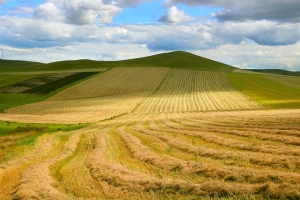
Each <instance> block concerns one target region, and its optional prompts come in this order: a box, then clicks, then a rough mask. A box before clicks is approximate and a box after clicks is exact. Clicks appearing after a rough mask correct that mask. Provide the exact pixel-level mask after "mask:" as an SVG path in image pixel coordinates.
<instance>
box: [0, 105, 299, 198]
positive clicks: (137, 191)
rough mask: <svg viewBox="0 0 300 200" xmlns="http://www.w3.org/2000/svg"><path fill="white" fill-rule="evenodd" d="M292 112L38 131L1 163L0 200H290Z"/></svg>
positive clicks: (295, 189)
mask: <svg viewBox="0 0 300 200" xmlns="http://www.w3.org/2000/svg"><path fill="white" fill-rule="evenodd" d="M299 115H300V110H261V111H231V112H209V113H198V112H186V113H162V114H147V115H140V114H128V115H126V116H122V117H119V118H117V119H112V120H108V121H103V122H99V123H97V124H94V125H91V126H89V127H86V128H84V129H80V130H76V131H71V132H66V133H63V132H58V133H55V134H51V135H43V136H41V137H39V138H38V141H37V143H36V144H35V146H34V147H33V148H32V149H31V150H29V151H27V152H26V153H24V156H23V157H20V158H14V159H12V160H9V161H7V162H6V163H2V164H1V165H0V191H1V192H0V194H1V195H2V196H1V199H5V198H8V199H13V198H21V199H31V198H36V199H41V198H46V199H53V198H54V199H79V198H81V199H89V198H95V199H140V198H144V199H166V198H167V199H168V198H170V199H187V198H194V199H197V198H198V197H201V196H202V197H203V196H204V197H220V198H221V197H235V198H238V199H240V198H248V199H262V198H266V197H268V198H277V199H278V198H281V199H287V198H289V199H297V198H299V197H300V193H299V191H300V186H299V182H300V174H299V172H300V159H299V155H300V148H299V144H298V143H297V142H295V143H290V142H289V141H299V139H300V138H299V137H300V127H299V126H298V125H299V123H300V119H299ZM278 136H281V137H278ZM37 152H39V153H38V154H37ZM37 155H38V156H37ZM78 166H81V167H78ZM7 177H13V179H8V178H7ZM33 177H34V178H33Z"/></svg>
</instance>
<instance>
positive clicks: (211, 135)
mask: <svg viewBox="0 0 300 200" xmlns="http://www.w3.org/2000/svg"><path fill="white" fill-rule="evenodd" d="M161 121H162V123H164V124H165V125H166V126H168V127H169V128H170V129H174V130H172V131H176V129H177V132H181V133H183V134H186V135H190V136H195V137H200V138H201V139H203V140H206V141H208V142H212V143H215V144H219V145H223V146H228V147H231V148H236V149H240V150H244V151H254V152H264V153H274V154H277V155H292V156H298V155H300V149H298V148H295V147H294V146H288V145H277V144H276V145H275V144H268V141H265V142H264V141H254V140H255V139H252V140H251V141H249V140H243V139H242V138H241V137H230V135H225V134H220V133H216V132H210V131H203V130H202V129H201V127H186V126H185V125H184V124H182V123H181V121H178V120H177V119H176V118H173V119H171V118H170V119H162V120H161ZM253 141H254V142H253Z"/></svg>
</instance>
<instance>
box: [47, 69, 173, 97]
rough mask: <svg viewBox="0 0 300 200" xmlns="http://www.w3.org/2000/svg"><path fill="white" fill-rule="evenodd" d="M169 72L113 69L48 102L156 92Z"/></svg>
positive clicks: (65, 91)
mask: <svg viewBox="0 0 300 200" xmlns="http://www.w3.org/2000/svg"><path fill="white" fill-rule="evenodd" d="M168 71H169V68H163V67H152V68H151V67H147V68H142V67H126V68H122V67H120V68H113V69H112V70H109V71H107V72H105V73H103V74H100V75H99V76H96V77H93V78H91V79H89V80H86V81H84V82H81V83H79V84H76V85H74V86H72V87H70V88H68V89H66V90H64V91H61V92H59V93H58V94H56V95H54V96H52V97H50V98H49V99H48V100H47V101H59V100H67V99H80V98H92V97H101V96H112V95H124V94H133V93H145V92H154V91H155V90H156V88H157V87H158V86H159V84H160V83H161V81H162V80H163V78H164V77H165V76H166V74H167V73H168Z"/></svg>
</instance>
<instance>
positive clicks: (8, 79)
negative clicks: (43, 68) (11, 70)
mask: <svg viewBox="0 0 300 200" xmlns="http://www.w3.org/2000/svg"><path fill="white" fill-rule="evenodd" d="M36 76H37V75H12V74H2V75H0V88H2V87H4V86H7V85H11V84H14V83H17V82H21V81H25V80H27V79H30V78H34V77H36Z"/></svg>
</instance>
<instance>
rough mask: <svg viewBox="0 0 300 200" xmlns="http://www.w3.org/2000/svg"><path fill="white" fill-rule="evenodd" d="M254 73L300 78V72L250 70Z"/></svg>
mask: <svg viewBox="0 0 300 200" xmlns="http://www.w3.org/2000/svg"><path fill="white" fill-rule="evenodd" d="M250 71H253V72H260V73H266V74H278V75H286V76H300V72H292V71H287V70H283V69H250Z"/></svg>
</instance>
